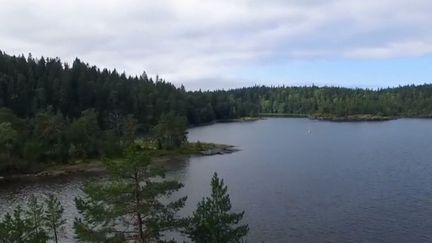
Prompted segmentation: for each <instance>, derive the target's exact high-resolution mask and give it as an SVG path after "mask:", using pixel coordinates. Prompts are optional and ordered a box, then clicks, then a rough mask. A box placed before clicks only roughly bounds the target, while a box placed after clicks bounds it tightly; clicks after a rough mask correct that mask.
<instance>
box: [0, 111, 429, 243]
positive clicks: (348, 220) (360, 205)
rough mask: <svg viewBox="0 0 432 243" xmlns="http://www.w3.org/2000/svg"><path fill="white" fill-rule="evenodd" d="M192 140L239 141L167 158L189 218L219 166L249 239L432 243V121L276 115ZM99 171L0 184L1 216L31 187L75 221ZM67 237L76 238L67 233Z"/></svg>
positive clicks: (202, 130) (203, 131) (201, 132)
mask: <svg viewBox="0 0 432 243" xmlns="http://www.w3.org/2000/svg"><path fill="white" fill-rule="evenodd" d="M189 139H190V140H191V141H196V140H200V141H206V142H216V143H225V144H232V145H237V146H238V147H239V148H240V149H241V151H240V152H236V153H233V154H228V155H216V156H207V157H192V158H189V159H184V160H181V161H172V162H170V163H169V164H168V167H169V170H170V171H171V172H170V176H171V177H174V178H176V179H178V180H180V181H181V182H183V183H184V184H185V188H183V189H182V190H181V191H180V192H179V193H178V194H177V195H188V205H187V206H186V208H185V209H184V210H183V211H182V214H183V215H188V214H189V213H190V212H191V211H192V210H193V209H194V207H195V205H196V203H197V202H198V201H199V200H200V199H201V198H202V197H203V196H205V195H207V193H208V191H209V189H210V187H209V181H210V178H211V175H212V174H213V172H215V171H216V172H218V173H219V175H220V176H221V177H222V178H224V180H225V183H226V184H227V185H228V186H229V192H230V194H231V199H232V203H233V207H234V210H245V211H246V213H245V218H244V222H246V223H248V224H249V226H250V229H251V230H250V234H249V238H248V239H249V242H261V241H265V242H432V120H422V119H401V120H395V121H386V122H358V123H357V122H356V123H349V122H346V123H345V122H342V123H334V122H325V121H313V120H308V119H296V118H274V119H267V120H261V121H256V122H245V123H224V124H216V125H211V126H205V127H198V128H193V129H191V130H190V133H189ZM94 179H97V176H94V175H83V176H73V177H62V178H56V179H49V180H46V181H40V182H38V183H35V182H28V183H20V184H19V185H18V184H9V185H1V184H0V212H2V211H5V210H7V209H8V208H10V207H11V206H14V205H16V204H17V203H20V202H23V201H25V200H26V199H27V198H28V195H29V194H30V193H37V194H41V193H46V192H53V193H56V194H57V195H58V196H59V197H60V199H61V200H62V202H63V204H64V206H65V207H66V215H67V218H68V220H69V223H71V222H72V221H73V218H74V217H75V215H76V212H75V210H74V203H73V198H74V197H75V196H76V195H78V194H80V191H79V187H80V186H81V185H82V184H83V183H84V182H85V181H88V180H94ZM64 241H65V242H68V241H70V242H72V241H73V240H72V239H71V237H70V236H69V235H68V234H66V235H65V239H64Z"/></svg>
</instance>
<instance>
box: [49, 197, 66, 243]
mask: <svg viewBox="0 0 432 243" xmlns="http://www.w3.org/2000/svg"><path fill="white" fill-rule="evenodd" d="M63 211H64V209H63V206H62V205H61V203H60V201H59V200H58V199H57V198H56V197H55V196H54V195H53V194H49V195H48V196H47V198H46V199H45V215H44V223H45V227H46V228H47V231H48V232H51V233H52V236H51V239H52V240H53V241H54V242H56V243H57V242H58V234H59V231H60V230H61V229H62V227H63V225H64V224H65V223H66V220H65V219H64V218H63Z"/></svg>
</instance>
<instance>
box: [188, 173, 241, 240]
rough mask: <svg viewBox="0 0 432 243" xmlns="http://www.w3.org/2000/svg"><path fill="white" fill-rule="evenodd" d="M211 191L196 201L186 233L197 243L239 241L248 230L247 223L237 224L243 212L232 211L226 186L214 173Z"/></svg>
mask: <svg viewBox="0 0 432 243" xmlns="http://www.w3.org/2000/svg"><path fill="white" fill-rule="evenodd" d="M211 187H212V193H211V195H210V197H207V198H204V199H203V200H202V201H201V202H200V203H198V208H197V210H196V211H195V212H194V213H193V216H192V217H191V218H190V222H189V224H188V227H187V228H186V234H187V235H188V236H189V237H190V238H191V239H192V240H193V241H194V242H198V243H228V242H240V241H241V240H242V238H243V237H244V236H246V235H247V233H248V231H249V227H248V225H240V226H238V224H239V222H240V220H241V219H242V218H243V215H244V212H241V213H232V212H230V211H231V200H230V197H229V194H228V193H227V190H228V187H227V186H225V185H224V182H223V180H221V179H219V177H218V175H217V174H216V173H215V174H214V175H213V178H212V180H211Z"/></svg>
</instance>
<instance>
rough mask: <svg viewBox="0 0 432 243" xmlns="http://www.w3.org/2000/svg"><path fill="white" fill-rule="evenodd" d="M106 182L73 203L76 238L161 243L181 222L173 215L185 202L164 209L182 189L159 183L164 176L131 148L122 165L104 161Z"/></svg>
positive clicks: (172, 203) (94, 184)
mask: <svg viewBox="0 0 432 243" xmlns="http://www.w3.org/2000/svg"><path fill="white" fill-rule="evenodd" d="M106 165H107V168H108V170H109V172H110V174H111V178H110V179H108V181H104V182H102V183H93V184H90V185H88V186H86V187H85V188H84V192H85V193H86V196H85V197H84V198H77V199H76V206H77V208H78V211H79V212H80V214H81V215H82V217H81V218H77V219H76V220H75V223H74V228H75V233H76V238H77V239H78V240H80V241H90V242H102V241H104V242H107V241H108V242H123V241H128V240H136V241H138V242H149V241H158V242H159V241H161V240H162V236H163V232H164V231H167V230H174V229H176V228H178V227H179V226H180V225H181V223H182V222H183V221H182V220H181V219H178V218H177V217H176V212H177V211H178V210H179V209H181V208H182V207H183V206H184V203H185V201H186V197H183V198H180V199H178V200H175V201H173V202H169V203H164V201H165V200H163V199H164V198H165V199H166V196H168V195H170V194H171V193H172V192H174V191H177V190H178V189H180V188H181V187H182V184H180V183H178V182H176V181H167V180H161V179H162V178H164V172H163V170H162V169H161V168H160V167H159V166H156V165H155V164H154V163H152V161H151V159H150V158H149V157H148V156H147V155H146V154H145V153H144V152H143V151H140V150H139V149H138V148H135V147H133V146H131V147H130V148H129V149H128V151H127V152H126V154H125V159H124V160H109V161H106Z"/></svg>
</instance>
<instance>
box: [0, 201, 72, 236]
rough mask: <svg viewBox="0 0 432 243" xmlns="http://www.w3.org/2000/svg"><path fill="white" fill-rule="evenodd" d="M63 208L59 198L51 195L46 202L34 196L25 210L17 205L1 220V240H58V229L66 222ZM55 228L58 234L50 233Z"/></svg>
mask: <svg viewBox="0 0 432 243" xmlns="http://www.w3.org/2000/svg"><path fill="white" fill-rule="evenodd" d="M62 214H63V208H62V206H61V204H60V202H58V200H57V198H55V197H54V196H53V195H49V196H48V197H47V198H46V200H45V202H44V203H41V202H39V201H38V200H37V198H36V197H34V196H32V197H31V198H30V200H29V202H28V203H27V205H26V207H25V210H23V209H22V208H21V206H17V207H16V208H15V209H14V211H13V213H12V214H10V213H6V214H5V215H4V216H3V218H2V219H1V220H0V242H8V243H9V242H17V243H18V242H29V243H33V242H35V243H38V242H41V243H42V242H47V241H48V240H53V241H55V242H58V238H57V233H58V229H59V228H60V227H61V226H62V225H63V224H64V223H65V221H64V219H63V218H62ZM54 228H55V230H56V234H55V235H52V236H50V235H49V233H50V232H51V231H52V230H53V229H54Z"/></svg>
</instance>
